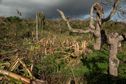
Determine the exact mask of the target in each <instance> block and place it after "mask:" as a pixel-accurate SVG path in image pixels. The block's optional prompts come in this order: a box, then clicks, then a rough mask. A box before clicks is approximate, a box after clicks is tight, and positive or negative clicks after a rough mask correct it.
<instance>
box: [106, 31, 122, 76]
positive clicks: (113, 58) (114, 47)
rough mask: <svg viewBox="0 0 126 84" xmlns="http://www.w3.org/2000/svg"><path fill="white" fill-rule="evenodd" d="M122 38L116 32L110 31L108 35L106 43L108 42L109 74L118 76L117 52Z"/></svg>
mask: <svg viewBox="0 0 126 84" xmlns="http://www.w3.org/2000/svg"><path fill="white" fill-rule="evenodd" d="M123 39H124V38H123V36H121V35H119V34H118V33H111V34H110V35H109V36H108V43H109V44H110V53H109V75H112V76H118V66H119V59H118V58H117V53H118V47H121V46H120V45H121V41H122V40H123Z"/></svg>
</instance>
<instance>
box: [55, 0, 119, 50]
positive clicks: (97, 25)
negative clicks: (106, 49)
mask: <svg viewBox="0 0 126 84" xmlns="http://www.w3.org/2000/svg"><path fill="white" fill-rule="evenodd" d="M119 2H120V0H114V4H113V7H112V8H111V11H110V14H109V15H108V16H107V17H106V18H102V17H103V15H104V10H103V7H102V5H101V4H100V3H98V2H95V3H94V4H93V5H92V7H91V10H90V23H89V28H88V30H82V29H73V28H72V26H71V25H70V22H69V20H68V19H67V18H66V17H65V15H64V13H63V11H61V10H59V9H58V10H57V11H58V12H59V13H60V15H61V17H62V18H63V20H64V21H65V22H66V23H67V26H68V28H69V31H71V32H76V33H89V32H91V33H92V34H93V35H94V37H95V43H94V49H95V50H100V49H101V45H102V36H101V29H102V28H101V27H102V24H103V23H104V22H107V21H109V20H110V19H111V17H112V16H113V15H114V14H115V12H116V10H117V7H118V4H119ZM94 12H95V13H96V17H95V18H94Z"/></svg>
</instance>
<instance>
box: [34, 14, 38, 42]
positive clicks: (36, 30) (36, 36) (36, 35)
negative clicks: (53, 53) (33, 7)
mask: <svg viewBox="0 0 126 84" xmlns="http://www.w3.org/2000/svg"><path fill="white" fill-rule="evenodd" d="M38 27H39V24H38V13H36V29H35V32H36V34H35V38H36V41H38Z"/></svg>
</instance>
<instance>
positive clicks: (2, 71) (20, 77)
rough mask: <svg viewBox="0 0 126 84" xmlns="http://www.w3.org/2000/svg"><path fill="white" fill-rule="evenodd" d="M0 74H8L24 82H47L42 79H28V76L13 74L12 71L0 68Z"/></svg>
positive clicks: (36, 83)
mask: <svg viewBox="0 0 126 84" xmlns="http://www.w3.org/2000/svg"><path fill="white" fill-rule="evenodd" d="M0 74H2V75H6V76H9V77H11V78H14V79H16V80H20V81H22V82H23V83H25V84H47V83H46V82H45V81H43V80H38V79H30V78H27V77H23V76H21V75H18V74H15V73H13V72H9V71H6V70H0Z"/></svg>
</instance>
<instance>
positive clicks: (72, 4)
mask: <svg viewBox="0 0 126 84" xmlns="http://www.w3.org/2000/svg"><path fill="white" fill-rule="evenodd" d="M0 1H1V0H0ZM91 2H92V0H2V2H1V4H0V11H1V12H0V15H1V16H14V15H17V13H16V9H18V10H20V11H21V12H22V15H23V17H34V16H35V13H36V12H37V11H43V12H44V14H45V15H46V17H49V18H54V17H58V16H59V14H58V12H57V11H56V9H61V10H63V11H64V13H65V14H66V15H67V16H72V17H78V16H82V15H85V14H88V13H89V8H90V6H91Z"/></svg>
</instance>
